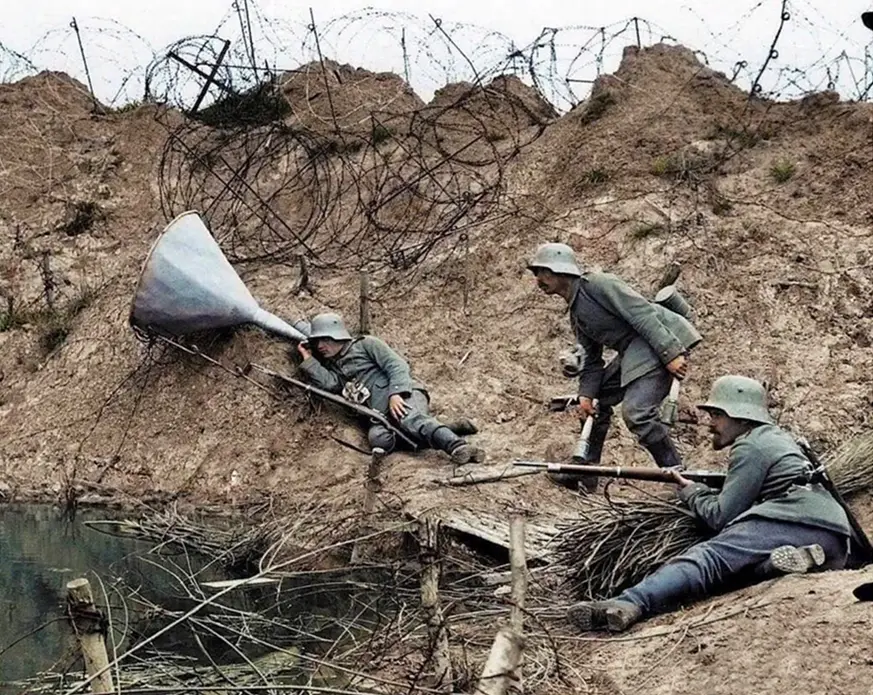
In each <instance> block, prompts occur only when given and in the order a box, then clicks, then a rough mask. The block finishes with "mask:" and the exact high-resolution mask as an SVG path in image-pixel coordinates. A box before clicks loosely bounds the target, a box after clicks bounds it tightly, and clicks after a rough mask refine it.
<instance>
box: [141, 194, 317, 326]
mask: <svg viewBox="0 0 873 695" xmlns="http://www.w3.org/2000/svg"><path fill="white" fill-rule="evenodd" d="M129 321H130V324H131V325H132V326H138V327H142V328H145V329H152V330H156V331H158V332H160V333H165V334H170V335H186V334H188V333H194V332H196V331H204V330H210V329H216V328H227V327H230V326H236V325H239V324H244V323H253V324H255V325H257V326H260V327H261V328H263V329H264V330H266V331H269V332H270V333H275V334H277V335H280V336H282V337H284V338H289V339H291V340H297V341H305V340H306V338H307V335H308V333H309V324H308V323H307V322H306V321H297V322H295V324H294V325H293V326H292V325H291V324H288V323H286V322H285V321H283V320H282V319H280V318H279V317H278V316H275V315H273V314H271V313H270V312H269V311H264V310H263V309H261V307H260V306H258V303H257V302H256V301H255V298H254V297H252V295H251V292H249V290H248V288H247V287H246V286H245V285H244V284H243V281H242V280H241V279H240V277H239V275H237V274H236V271H235V270H234V269H233V266H231V264H230V263H229V262H228V260H227V258H225V256H224V254H223V253H222V251H221V248H220V247H219V246H218V244H217V243H216V241H215V239H214V238H213V237H212V234H210V233H209V230H208V229H207V228H206V225H205V224H204V222H203V219H202V218H201V217H200V215H199V214H198V213H197V212H193V211H189V212H183V213H182V214H181V215H179V216H178V217H176V219H174V220H173V221H172V222H170V224H168V225H167V226H166V228H165V229H164V231H163V232H162V233H161V235H160V236H159V237H158V239H157V241H155V243H154V244H153V245H152V248H151V251H149V255H148V256H147V257H146V261H145V264H144V265H143V270H142V273H141V275H140V278H139V283H138V284H137V287H136V294H135V295H134V298H133V303H132V305H131V309H130V317H129Z"/></svg>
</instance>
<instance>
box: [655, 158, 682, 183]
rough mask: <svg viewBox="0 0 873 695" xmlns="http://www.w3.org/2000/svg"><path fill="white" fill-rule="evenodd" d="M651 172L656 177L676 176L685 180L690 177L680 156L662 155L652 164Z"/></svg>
mask: <svg viewBox="0 0 873 695" xmlns="http://www.w3.org/2000/svg"><path fill="white" fill-rule="evenodd" d="M650 171H651V172H652V173H653V174H654V175H655V176H675V177H676V178H678V179H680V180H681V179H684V178H686V177H687V175H688V169H687V168H686V167H685V162H684V161H683V158H682V157H681V156H680V155H678V154H671V155H662V156H660V157H656V158H655V161H653V162H652V166H651V169H650Z"/></svg>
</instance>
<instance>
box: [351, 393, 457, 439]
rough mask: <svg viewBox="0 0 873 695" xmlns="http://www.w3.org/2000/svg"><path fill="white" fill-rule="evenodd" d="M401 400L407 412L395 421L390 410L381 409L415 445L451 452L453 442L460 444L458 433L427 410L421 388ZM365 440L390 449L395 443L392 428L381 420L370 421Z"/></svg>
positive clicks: (426, 400)
mask: <svg viewBox="0 0 873 695" xmlns="http://www.w3.org/2000/svg"><path fill="white" fill-rule="evenodd" d="M405 400H406V404H407V405H408V406H409V412H408V413H407V414H406V416H405V417H404V418H403V419H402V420H400V421H399V422H398V421H397V420H396V419H395V418H394V416H393V415H392V414H391V413H385V416H386V417H387V418H388V419H389V420H390V421H391V422H392V423H393V424H394V425H395V426H396V427H397V428H398V429H399V430H400V431H401V432H403V433H404V434H406V435H408V436H409V437H410V438H411V439H412V440H413V441H414V442H416V443H417V444H418V445H419V446H421V447H423V448H428V447H430V448H433V449H439V450H441V451H445V452H448V453H451V451H452V450H453V449H454V448H455V447H456V446H458V445H460V444H463V439H461V437H459V436H458V435H456V434H455V433H454V432H452V431H451V430H450V429H449V428H448V427H446V426H445V425H443V424H442V423H441V422H440V421H439V420H437V419H436V418H435V417H434V416H433V415H431V414H430V400H429V399H428V397H427V394H426V393H425V392H424V391H419V390H418V389H415V390H413V391H412V394H411V395H410V396H409V397H407V398H406V399H405ZM367 440H368V441H369V443H370V447H371V448H376V447H379V448H381V449H384V450H385V451H386V452H391V451H394V449H395V447H396V446H397V437H396V435H395V434H394V432H392V431H391V430H389V429H388V428H387V427H385V426H384V425H383V424H381V423H376V424H371V425H370V427H369V429H368V430H367Z"/></svg>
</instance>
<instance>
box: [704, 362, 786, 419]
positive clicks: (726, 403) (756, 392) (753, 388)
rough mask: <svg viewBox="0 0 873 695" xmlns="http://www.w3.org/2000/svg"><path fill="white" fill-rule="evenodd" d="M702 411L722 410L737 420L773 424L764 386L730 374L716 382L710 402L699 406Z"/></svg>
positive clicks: (711, 392)
mask: <svg viewBox="0 0 873 695" xmlns="http://www.w3.org/2000/svg"><path fill="white" fill-rule="evenodd" d="M697 407H698V408H700V409H701V410H721V411H723V412H724V413H726V414H727V415H728V416H729V417H732V418H736V419H737V420H751V421H752V422H760V423H763V424H766V425H772V424H773V418H772V417H771V416H770V412H769V411H768V410H767V391H766V390H765V389H764V386H763V385H762V384H761V383H760V382H758V381H755V380H754V379H750V378H749V377H746V376H737V375H735V374H730V375H728V376H723V377H720V378H718V379H716V380H715V383H714V384H713V385H712V390H711V391H710V392H709V400H708V401H706V403H703V404H702V405H699V406H697Z"/></svg>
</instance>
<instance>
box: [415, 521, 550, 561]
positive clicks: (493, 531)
mask: <svg viewBox="0 0 873 695" xmlns="http://www.w3.org/2000/svg"><path fill="white" fill-rule="evenodd" d="M410 514H411V515H412V516H413V517H414V518H416V520H418V517H417V515H416V514H415V513H413V512H410ZM427 515H428V516H429V517H431V518H434V519H439V521H440V523H441V524H442V525H443V526H444V527H445V528H448V529H451V530H453V531H455V532H457V533H460V534H462V535H467V536H472V537H473V538H478V539H480V540H484V541H487V542H488V543H492V544H494V545H497V546H499V547H501V548H505V549H506V551H507V553H508V552H509V515H508V514H507V516H506V518H501V517H498V516H495V515H494V514H491V513H489V512H481V511H477V510H473V509H464V508H454V509H436V510H433V509H431V510H428V512H427ZM557 532H558V529H557V528H556V527H555V526H553V525H551V524H545V523H541V522H540V523H538V522H535V521H532V520H528V522H527V526H526V533H525V539H524V549H525V554H526V555H527V557H529V558H533V559H536V560H541V561H546V562H548V561H549V560H551V551H550V550H549V548H548V547H547V546H548V544H549V542H550V541H551V540H552V538H553V537H554V536H555V534H557Z"/></svg>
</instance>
